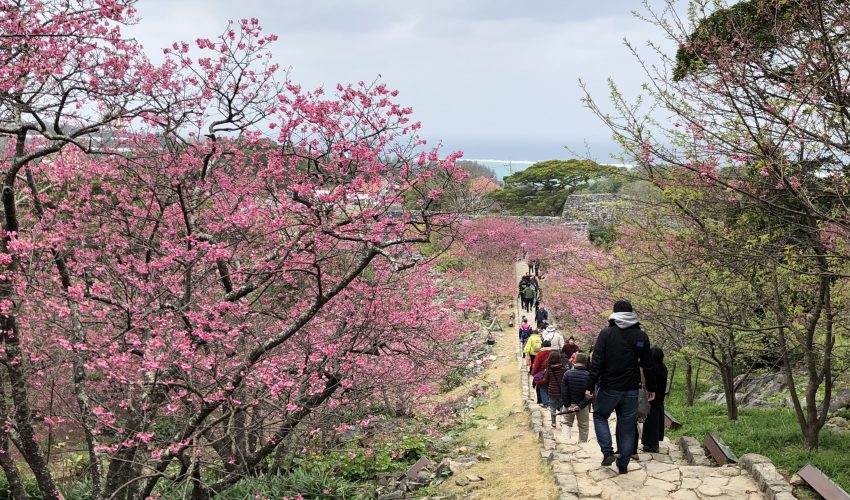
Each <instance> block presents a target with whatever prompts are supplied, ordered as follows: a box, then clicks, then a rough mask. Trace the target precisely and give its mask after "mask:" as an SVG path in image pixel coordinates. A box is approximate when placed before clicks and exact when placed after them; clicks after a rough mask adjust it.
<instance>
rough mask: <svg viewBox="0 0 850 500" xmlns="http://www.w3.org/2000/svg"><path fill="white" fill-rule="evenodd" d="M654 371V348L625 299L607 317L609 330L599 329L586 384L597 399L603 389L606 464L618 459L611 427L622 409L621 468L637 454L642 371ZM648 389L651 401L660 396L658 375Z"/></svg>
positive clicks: (597, 404)
mask: <svg viewBox="0 0 850 500" xmlns="http://www.w3.org/2000/svg"><path fill="white" fill-rule="evenodd" d="M641 368H643V370H644V372H645V373H653V372H654V369H655V363H654V362H653V359H652V351H651V350H650V346H649V337H648V336H647V335H646V333H644V331H643V330H641V329H640V323H638V318H637V314H635V313H634V311H633V310H632V304H631V303H629V302H628V301H625V300H620V301H617V302H616V303H615V304H614V313H613V314H611V316H609V317H608V328H605V329H604V330H602V331H601V332H599V337H597V339H596V345H595V346H594V348H593V358H592V361H591V363H590V373H589V375H588V377H587V384H586V385H585V391H586V392H585V396H586V397H587V398H592V397H593V390H594V388H595V387H596V383H597V382H598V383H599V391H598V393H597V394H596V399H595V400H594V402H593V427H594V429H595V430H596V440H597V441H598V442H599V448H600V449H601V450H602V455H603V458H602V465H604V466H607V465H611V464H612V463H613V462H614V459H615V456H614V449H613V447H612V443H611V430H610V429H609V428H608V417H610V416H611V413H612V412H615V411H616V413H617V448H618V449H619V450H620V456H619V457H618V458H617V459H616V460H617V468H618V469H619V471H620V474H625V473H626V472H628V467H629V460H630V459H631V456H632V453H635V452H636V450H635V445H636V444H637V436H636V435H635V430H636V423H637V407H638V390H639V388H640V383H641V379H640V369H641ZM646 379H647V380H646V392H647V397H648V399H649V400H650V401H652V400H653V399H655V377H647V378H646Z"/></svg>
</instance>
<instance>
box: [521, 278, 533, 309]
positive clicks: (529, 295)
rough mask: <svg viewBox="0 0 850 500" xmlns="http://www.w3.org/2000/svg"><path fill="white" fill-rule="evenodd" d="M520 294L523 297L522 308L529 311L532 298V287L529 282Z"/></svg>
mask: <svg viewBox="0 0 850 500" xmlns="http://www.w3.org/2000/svg"><path fill="white" fill-rule="evenodd" d="M522 296H523V298H524V299H525V300H524V302H523V309H525V312H527V313H528V312H531V302H532V301H533V300H534V287H533V286H532V285H531V283H529V284H528V285H527V286H526V287H525V289H524V290H523V291H522Z"/></svg>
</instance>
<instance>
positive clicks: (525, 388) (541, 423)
mask: <svg viewBox="0 0 850 500" xmlns="http://www.w3.org/2000/svg"><path fill="white" fill-rule="evenodd" d="M516 269H517V281H519V277H521V276H522V274H523V273H524V272H525V271H526V270H527V269H528V266H527V265H526V264H525V262H519V263H517V267H516ZM544 286H545V282H544ZM516 311H517V322H518V321H519V318H520V317H521V311H520V310H519V307H518V306H517V308H516ZM554 313H555V320H556V325H557V311H554ZM552 314H553V311H550V315H552ZM529 316H533V315H529ZM517 324H518V323H517ZM516 346H517V348H516V350H517V359H518V362H519V369H520V371H521V372H522V375H521V379H522V382H521V387H522V397H523V400H524V402H525V406H526V408H527V409H528V410H529V411H530V413H531V428H532V430H533V431H534V432H535V433H536V434H537V435H538V437H539V439H540V441H541V443H542V450H541V452H540V453H541V456H542V457H543V458H544V459H546V460H549V461H551V463H552V471H553V474H554V478H555V483H556V484H557V485H558V487H559V488H560V492H561V495H560V498H561V499H562V500H573V499H577V498H603V499H611V500H623V499H628V500H642V499H652V500H662V499H680V500H691V499H711V500H719V499H741V500H756V499H762V498H765V496H764V495H763V494H762V493H760V492H759V487H758V485H757V484H756V481H754V480H753V478H752V477H751V476H750V475H749V474H747V473H746V471H744V470H743V469H741V468H740V467H739V466H737V465H727V466H723V467H711V466H701V465H688V463H687V462H686V459H685V457H684V456H683V454H682V452H681V451H679V449H678V448H676V447H675V446H673V445H671V444H670V441H669V440H668V439H667V438H664V442H663V443H661V444H660V446H659V448H660V453H640V454H639V460H637V461H635V460H632V461H631V463H630V464H629V473H628V474H622V475H621V474H619V473H618V472H617V470H616V468H615V466H614V465H611V466H608V467H603V466H602V465H600V463H601V461H602V452H601V451H600V450H599V445H598V444H597V442H596V435H595V432H594V430H593V421H592V417H591V422H590V435H589V440H588V442H586V443H579V442H578V428H577V426H576V424H574V425H573V430H572V436H571V437H570V438H569V439H568V438H567V437H566V436H565V435H564V434H563V433H562V431H561V425H562V423H561V422H562V421H559V423H558V429H557V430H556V429H552V428H551V426H550V416H549V409H548V408H542V407H540V406H539V405H538V404H537V403H536V400H535V399H534V389H533V388H532V387H531V380H530V378H531V377H530V376H529V375H528V369H527V368H526V367H525V364H524V363H523V359H522V355H521V354H520V347H519V339H517V341H516ZM560 418H561V419H563V417H560ZM609 425H610V427H611V434H612V436H613V435H614V428H615V425H616V418H615V417H614V416H612V417H611V419H610V421H609Z"/></svg>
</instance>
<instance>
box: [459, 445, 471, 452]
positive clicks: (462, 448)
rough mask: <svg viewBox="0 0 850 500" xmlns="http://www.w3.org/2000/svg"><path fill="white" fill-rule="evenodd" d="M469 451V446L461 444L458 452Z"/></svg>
mask: <svg viewBox="0 0 850 500" xmlns="http://www.w3.org/2000/svg"><path fill="white" fill-rule="evenodd" d="M468 451H469V448H467V447H466V446H461V447H460V448H458V449H457V452H458V453H466V452H468Z"/></svg>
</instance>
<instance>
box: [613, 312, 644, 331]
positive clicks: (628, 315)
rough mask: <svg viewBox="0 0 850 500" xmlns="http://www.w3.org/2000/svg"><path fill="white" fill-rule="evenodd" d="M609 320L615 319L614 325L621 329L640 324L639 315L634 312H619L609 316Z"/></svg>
mask: <svg viewBox="0 0 850 500" xmlns="http://www.w3.org/2000/svg"><path fill="white" fill-rule="evenodd" d="M608 319H613V320H614V324H615V325H617V326H619V327H620V328H628V327H630V326H632V325H634V324H636V323H637V322H638V317H637V314H635V313H633V312H617V313H613V314H611V316H608Z"/></svg>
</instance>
